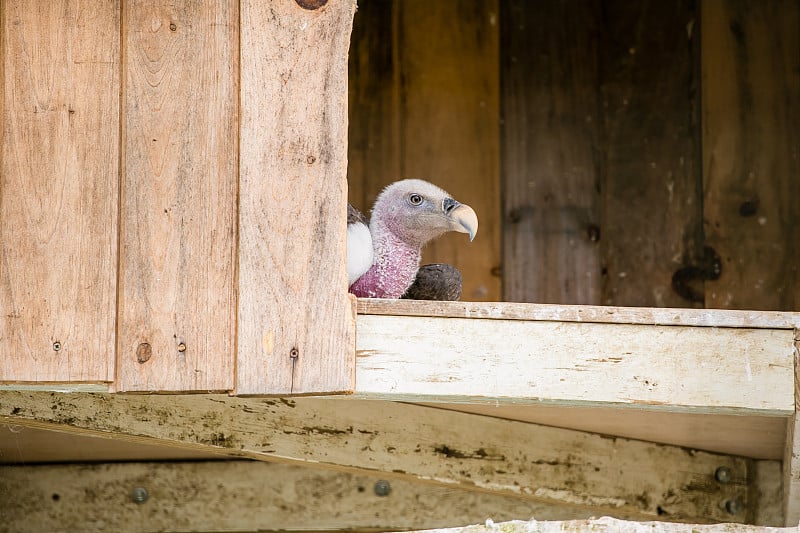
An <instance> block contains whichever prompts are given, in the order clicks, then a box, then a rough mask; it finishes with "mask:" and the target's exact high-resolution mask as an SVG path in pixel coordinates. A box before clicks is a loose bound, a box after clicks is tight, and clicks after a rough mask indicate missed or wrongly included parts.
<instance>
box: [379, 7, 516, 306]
mask: <svg viewBox="0 0 800 533" xmlns="http://www.w3.org/2000/svg"><path fill="white" fill-rule="evenodd" d="M396 9H397V10H398V14H397V16H396V21H397V31H398V37H397V47H398V50H397V54H398V57H399V59H398V60H399V65H398V68H399V82H400V92H401V94H400V114H401V116H400V118H399V120H400V124H401V131H400V139H399V141H400V146H399V147H398V149H399V151H400V174H401V176H400V177H403V178H422V179H427V180H429V181H432V182H434V183H436V184H437V185H439V186H440V187H442V188H443V189H445V190H446V191H448V192H450V194H452V195H453V196H454V197H455V198H456V199H458V200H459V201H461V202H464V203H467V204H469V205H470V206H472V207H473V208H474V209H475V212H476V213H477V214H478V218H479V220H480V231H479V232H478V235H477V236H476V238H475V240H474V241H473V242H471V243H470V242H469V241H468V239H466V238H465V236H464V235H463V234H457V233H449V234H447V235H444V236H442V237H441V238H439V239H436V240H435V241H433V242H431V243H430V244H429V245H428V246H426V247H425V249H424V251H423V258H422V262H423V263H450V264H453V265H455V266H456V267H457V268H459V269H460V270H461V272H462V275H463V279H464V286H463V292H462V299H464V300H479V301H480V300H498V299H500V298H501V294H500V277H499V270H500V267H501V264H500V260H501V258H500V223H501V220H500V138H499V128H500V126H499V111H500V104H499V93H500V87H499V85H500V76H499V72H500V71H499V57H500V55H499V33H500V24H499V12H498V10H499V6H498V2H497V0H489V1H483V2H473V1H472V0H456V1H451V2H430V1H428V0H404V1H403V2H400V3H397V8H396ZM387 178H388V179H387V181H388V182H391V181H393V177H391V176H389V177H387Z"/></svg>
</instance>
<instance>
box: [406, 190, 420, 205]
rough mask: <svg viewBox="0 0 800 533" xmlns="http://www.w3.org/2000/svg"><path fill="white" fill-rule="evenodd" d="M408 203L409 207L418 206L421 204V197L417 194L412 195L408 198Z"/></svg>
mask: <svg viewBox="0 0 800 533" xmlns="http://www.w3.org/2000/svg"><path fill="white" fill-rule="evenodd" d="M408 201H409V202H411V205H420V204H421V203H422V196H420V195H419V194H416V193H415V194H412V195H411V196H409V197H408Z"/></svg>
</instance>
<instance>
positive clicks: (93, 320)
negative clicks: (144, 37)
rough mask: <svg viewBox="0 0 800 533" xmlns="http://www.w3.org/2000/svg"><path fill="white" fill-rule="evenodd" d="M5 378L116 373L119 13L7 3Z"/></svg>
mask: <svg viewBox="0 0 800 533" xmlns="http://www.w3.org/2000/svg"><path fill="white" fill-rule="evenodd" d="M0 29H2V35H0V43H1V44H0V56H2V57H0V62H2V66H0V87H2V88H1V89H0V122H2V125H1V126H0V144H2V149H0V150H1V151H0V380H2V381H61V382H68V381H110V380H111V379H112V377H113V374H114V333H115V331H114V327H115V305H116V297H115V294H116V286H117V282H116V279H117V278H116V257H117V198H118V189H117V179H118V155H119V153H118V149H119V142H118V138H119V49H120V46H119V5H118V2H115V1H103V2H97V1H94V0H19V1H17V0H8V1H5V2H2V3H0Z"/></svg>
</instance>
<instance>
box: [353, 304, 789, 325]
mask: <svg viewBox="0 0 800 533" xmlns="http://www.w3.org/2000/svg"><path fill="white" fill-rule="evenodd" d="M358 312H359V313H360V314H366V315H397V316H441V317H452V318H491V319H498V320H548V321H556V322H599V323H609V324H645V325H647V324H649V325H662V326H709V327H719V328H770V329H793V328H800V313H789V312H779V311H734V310H721V309H672V308H652V307H610V306H597V305H553V304H531V303H509V302H435V301H414V300H385V299H379V298H360V299H359V300H358Z"/></svg>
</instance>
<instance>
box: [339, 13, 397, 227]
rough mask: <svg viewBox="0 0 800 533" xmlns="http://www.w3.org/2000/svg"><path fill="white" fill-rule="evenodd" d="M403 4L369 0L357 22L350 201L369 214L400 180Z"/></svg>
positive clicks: (352, 51) (353, 54)
mask: <svg viewBox="0 0 800 533" xmlns="http://www.w3.org/2000/svg"><path fill="white" fill-rule="evenodd" d="M397 10H398V2H393V1H386V0H363V1H361V2H359V5H358V11H356V15H355V18H354V20H353V35H352V38H351V39H350V54H349V69H348V78H349V82H350V88H349V91H348V96H349V104H350V105H349V107H348V115H349V118H350V120H349V128H348V147H347V185H348V189H349V194H348V197H349V201H350V203H351V204H353V205H354V206H355V207H356V208H358V209H360V210H361V211H362V212H364V213H369V210H370V209H371V207H372V203H373V202H374V201H375V198H376V197H377V196H378V194H379V193H380V191H381V189H382V188H383V187H384V186H386V185H387V184H388V183H391V182H393V181H395V180H398V179H400V178H401V177H402V176H401V173H400V152H399V150H398V148H399V141H398V138H399V129H398V127H399V124H400V114H399V112H398V109H399V108H398V105H399V85H398V83H397V76H398V68H397V53H396V52H397V47H396V46H395V45H396V33H397V32H396V29H397V26H396V24H395V13H396V12H397Z"/></svg>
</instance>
